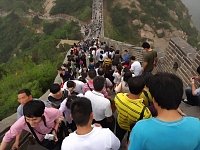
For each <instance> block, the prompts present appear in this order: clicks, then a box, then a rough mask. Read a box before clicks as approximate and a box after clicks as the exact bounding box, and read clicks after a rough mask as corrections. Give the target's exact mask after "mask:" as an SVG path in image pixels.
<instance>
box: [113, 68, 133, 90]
mask: <svg viewBox="0 0 200 150" xmlns="http://www.w3.org/2000/svg"><path fill="white" fill-rule="evenodd" d="M131 77H132V73H131V71H130V70H128V71H126V72H125V73H124V76H123V80H122V81H121V82H120V83H119V84H118V85H117V86H116V87H115V93H129V92H130V91H129V87H128V83H127V82H128V79H129V78H131Z"/></svg>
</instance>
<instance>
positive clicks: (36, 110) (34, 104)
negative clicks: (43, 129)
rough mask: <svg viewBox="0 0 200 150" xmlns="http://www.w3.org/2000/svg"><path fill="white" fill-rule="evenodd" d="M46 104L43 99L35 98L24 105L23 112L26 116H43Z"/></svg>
mask: <svg viewBox="0 0 200 150" xmlns="http://www.w3.org/2000/svg"><path fill="white" fill-rule="evenodd" d="M44 109H45V105H44V102H43V101H40V100H33V101H29V102H27V103H26V104H25V105H24V107H23V114H24V116H25V117H29V118H33V117H42V116H43V114H44Z"/></svg>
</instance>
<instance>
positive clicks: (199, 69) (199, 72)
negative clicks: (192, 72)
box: [197, 65, 200, 75]
mask: <svg viewBox="0 0 200 150" xmlns="http://www.w3.org/2000/svg"><path fill="white" fill-rule="evenodd" d="M197 72H198V74H199V75H200V65H199V67H198V68H197Z"/></svg>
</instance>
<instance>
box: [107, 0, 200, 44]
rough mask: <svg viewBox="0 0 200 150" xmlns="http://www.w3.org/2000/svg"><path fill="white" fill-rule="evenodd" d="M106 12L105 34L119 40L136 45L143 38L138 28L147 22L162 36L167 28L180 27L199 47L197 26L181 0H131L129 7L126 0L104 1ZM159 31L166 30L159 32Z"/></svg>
mask: <svg viewBox="0 0 200 150" xmlns="http://www.w3.org/2000/svg"><path fill="white" fill-rule="evenodd" d="M104 14H105V15H104V26H105V36H107V37H110V38H113V39H116V40H119V41H126V42H129V43H132V44H135V45H137V44H138V43H139V41H141V40H143V39H142V38H143V37H141V35H140V32H139V31H140V30H141V29H144V26H145V25H148V26H150V27H151V28H152V29H153V31H152V33H153V34H155V35H156V36H158V37H160V38H164V37H165V33H166V32H165V31H167V32H172V31H173V30H181V31H183V32H184V33H186V35H187V40H188V42H189V43H190V44H191V45H193V46H195V47H196V46H198V41H200V40H198V32H197V29H196V28H195V27H193V26H192V25H191V16H189V14H188V10H187V9H186V8H185V6H184V5H183V4H182V3H181V1H180V0H177V1H172V0H165V1H162V0H156V1H155V0H148V1H147V0H138V1H131V0H130V5H128V6H126V5H125V2H124V1H120V0H109V1H107V0H104ZM133 22H134V23H133ZM135 22H136V23H135ZM158 30H161V31H164V32H163V33H162V34H159V32H158ZM150 40H151V39H150Z"/></svg>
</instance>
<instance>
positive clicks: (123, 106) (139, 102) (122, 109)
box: [114, 76, 151, 141]
mask: <svg viewBox="0 0 200 150" xmlns="http://www.w3.org/2000/svg"><path fill="white" fill-rule="evenodd" d="M144 85H145V83H144V79H143V77H142V76H136V77H131V78H129V80H128V86H129V90H130V92H129V93H118V94H117V95H116V96H115V98H114V101H115V105H116V108H117V111H118V115H117V123H116V136H117V137H118V138H119V140H120V141H122V139H123V138H124V135H125V134H126V133H127V132H128V133H129V132H130V131H131V128H132V126H133V125H134V123H135V122H137V121H138V120H139V119H143V118H149V117H151V112H150V111H149V109H148V108H147V107H146V106H145V105H144V104H143V99H140V98H139V95H140V93H141V92H142V90H143V88H144Z"/></svg>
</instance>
